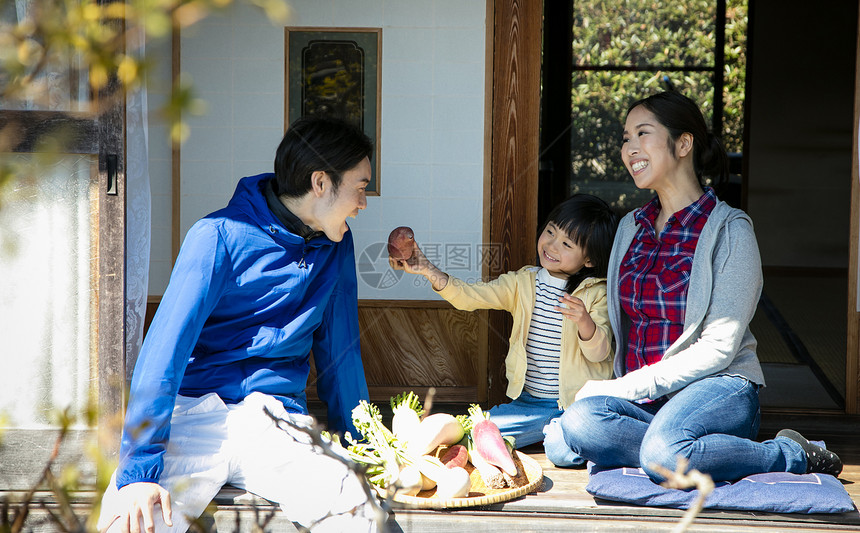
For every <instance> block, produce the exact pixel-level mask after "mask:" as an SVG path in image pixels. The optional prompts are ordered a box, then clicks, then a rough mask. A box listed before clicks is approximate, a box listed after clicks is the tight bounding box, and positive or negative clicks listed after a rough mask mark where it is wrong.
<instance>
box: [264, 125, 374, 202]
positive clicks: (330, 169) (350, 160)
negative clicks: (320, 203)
mask: <svg viewBox="0 0 860 533" xmlns="http://www.w3.org/2000/svg"><path fill="white" fill-rule="evenodd" d="M372 155H373V142H372V141H371V140H370V138H368V136H367V135H365V134H364V132H362V131H361V130H360V129H358V128H357V127H355V126H353V125H351V124H349V123H347V122H344V121H342V120H338V119H334V118H329V117H316V116H304V117H302V118H300V119H298V120H296V121H295V122H293V124H292V125H291V126H290V127H289V129H287V132H286V133H285V134H284V138H283V140H281V144H280V145H279V146H278V150H277V152H276V154H275V180H274V184H275V187H274V189H275V194H277V195H278V196H281V195H285V196H289V197H293V198H296V197H299V196H303V195H304V194H305V193H306V192H308V191H309V190H311V174H313V173H314V172H316V171H318V170H322V171H324V172H326V173H328V175H329V177H330V178H331V183H332V187H334V190H335V191H337V188H338V186H339V185H340V180H341V177H342V175H343V173H344V172H346V171H347V170H349V169H351V168H354V167H355V166H356V165H357V164H359V163H360V162H361V161H362V160H363V159H364V158H365V157H367V158H368V159H370V158H371V156H372Z"/></svg>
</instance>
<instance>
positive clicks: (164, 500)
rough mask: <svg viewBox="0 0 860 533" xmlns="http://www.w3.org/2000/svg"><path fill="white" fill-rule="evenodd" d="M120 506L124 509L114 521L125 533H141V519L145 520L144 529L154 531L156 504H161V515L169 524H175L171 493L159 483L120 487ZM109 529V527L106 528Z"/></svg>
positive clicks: (149, 531) (148, 532)
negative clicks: (154, 509)
mask: <svg viewBox="0 0 860 533" xmlns="http://www.w3.org/2000/svg"><path fill="white" fill-rule="evenodd" d="M119 501H120V508H121V509H122V510H123V511H122V513H121V514H119V515H117V516H116V517H115V518H114V520H113V522H112V523H111V524H109V525H108V527H110V526H111V525H113V524H114V523H117V522H118V523H119V528H120V531H122V532H123V533H129V532H130V533H139V532H140V531H141V529H140V521H141V520H143V531H145V532H146V533H153V532H154V531H155V523H154V519H153V508H154V507H155V504H160V505H161V517H162V518H163V519H164V523H165V524H167V525H168V526H172V525H173V520H172V515H173V511H172V510H171V508H170V493H169V492H168V491H167V490H166V489H164V488H163V487H162V486H161V485H159V484H157V483H145V482H141V483H131V484H129V485H126V486H125V487H123V488H121V489H119ZM105 529H107V528H105Z"/></svg>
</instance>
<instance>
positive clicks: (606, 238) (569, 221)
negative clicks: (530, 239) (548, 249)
mask: <svg viewBox="0 0 860 533" xmlns="http://www.w3.org/2000/svg"><path fill="white" fill-rule="evenodd" d="M618 221H619V217H618V215H617V214H616V213H615V212H614V211H613V210H612V208H611V207H609V204H607V203H606V202H604V201H603V200H601V199H600V198H598V197H597V196H592V195H590V194H574V195H573V196H571V197H570V198H568V199H567V200H565V201H563V202H561V203H560V204H558V205H557V206H555V207H554V208H553V210H552V211H550V213H549V215H547V217H546V222H544V223H543V226H541V228H540V232H539V233H538V235H540V233H543V231H544V230H545V229H546V227H547V225H548V224H549V223H550V222H551V223H553V224H554V225H555V226H556V227H557V228H558V229H559V230H561V231H564V232H565V233H567V234H568V235H569V236H570V240H571V241H573V242H574V243H576V245H577V246H579V247H580V248H582V251H583V252H584V253H585V256H586V257H588V259H589V260H590V261H591V264H592V266H590V267H585V266H584V267H582V268H581V269H579V272H577V273H576V274H573V275H571V276H570V277H569V278H568V279H567V285H566V286H565V288H564V290H565V291H566V292H568V293H572V292H573V291H574V290H575V289H576V288H577V287H578V286H579V284H580V283H582V280H584V279H586V278H590V277H600V278H605V277H606V272H607V270H608V269H609V252H610V251H612V241H613V240H615V231H616V230H617V229H618Z"/></svg>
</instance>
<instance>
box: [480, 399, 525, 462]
mask: <svg viewBox="0 0 860 533" xmlns="http://www.w3.org/2000/svg"><path fill="white" fill-rule="evenodd" d="M469 414H470V415H471V417H472V440H473V441H474V443H475V449H476V450H477V452H478V454H479V455H480V456H481V457H482V458H483V459H484V460H485V461H487V462H488V463H490V464H492V465H495V466H497V467H499V468H500V469H502V471H504V472H505V473H506V474H507V475H509V476H511V477H516V475H517V465H516V463H514V460H513V458H512V457H511V453H510V452H509V451H508V447H507V446H506V445H505V440H504V439H503V438H502V434H501V432H500V431H499V427H498V426H497V425H496V424H495V422H493V421H491V420H490V419H489V415H487V414H486V413H484V412H483V411H482V410H481V407H480V406H478V405H476V404H472V406H471V407H469Z"/></svg>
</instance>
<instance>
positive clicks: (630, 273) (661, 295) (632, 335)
mask: <svg viewBox="0 0 860 533" xmlns="http://www.w3.org/2000/svg"><path fill="white" fill-rule="evenodd" d="M716 203H717V197H716V195H715V194H714V191H713V189H711V188H708V189H707V190H706V191H705V194H703V195H702V196H701V197H700V198H699V199H698V200H697V201H696V202H694V203H692V204H690V205H689V206H687V207H685V208H684V209H682V210H680V211H678V212H677V213H675V214H673V215H672V216H670V217H669V220H668V221H667V222H666V225H665V226H664V227H663V232H662V233H661V234H660V238H659V239H658V238H657V237H656V235H655V227H654V224H655V221H656V220H657V215H658V214H659V213H660V201H659V199H658V198H654V199H653V200H652V201H650V202H648V203H647V204H645V206H644V207H642V208H641V209H640V210H639V211H637V213H636V215H635V216H636V222H637V223H639V226H640V228H639V231H638V232H637V233H636V237H635V238H634V239H633V243H632V244H631V245H630V248H629V249H628V250H627V254H626V255H625V256H624V260H623V261H622V263H621V268H620V271H619V279H618V283H619V294H620V300H621V308H622V309H623V310H624V312H625V313H627V316H629V317H630V329H629V332H628V337H627V340H628V343H627V357H626V358H625V363H626V371H627V372H632V371H633V370H636V369H638V368H642V367H644V366H648V365H650V364H653V363H656V362H657V361H660V360H661V359H663V354H664V353H666V350H667V349H668V348H669V346H671V345H672V343H673V342H675V340H677V339H678V337H679V336H680V335H681V333H682V332H683V330H684V315H685V311H686V309H687V287H688V286H689V281H690V269H691V268H692V266H693V254H695V252H696V244H697V243H698V242H699V235H700V234H701V233H702V228H703V227H704V226H705V222H706V221H707V220H708V215H710V213H711V211H712V210H713V209H714V206H715V205H716Z"/></svg>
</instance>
